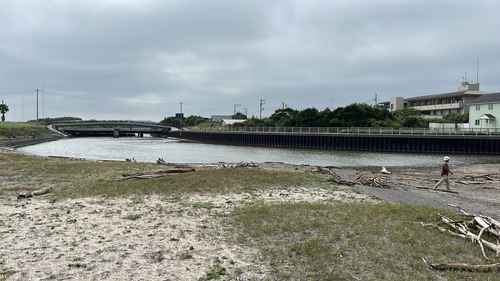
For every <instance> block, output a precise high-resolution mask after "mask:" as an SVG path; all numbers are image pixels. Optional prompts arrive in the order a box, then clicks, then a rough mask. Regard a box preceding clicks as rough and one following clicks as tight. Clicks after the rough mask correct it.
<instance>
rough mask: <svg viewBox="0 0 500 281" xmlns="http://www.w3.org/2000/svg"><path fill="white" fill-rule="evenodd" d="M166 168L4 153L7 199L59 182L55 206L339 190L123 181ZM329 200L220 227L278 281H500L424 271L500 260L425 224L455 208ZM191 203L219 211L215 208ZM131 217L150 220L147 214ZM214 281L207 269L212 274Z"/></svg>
mask: <svg viewBox="0 0 500 281" xmlns="http://www.w3.org/2000/svg"><path fill="white" fill-rule="evenodd" d="M160 169H167V168H166V167H165V166H159V165H157V164H152V163H131V162H91V161H69V160H66V159H56V158H40V157H32V156H27V155H23V154H17V153H0V182H2V184H1V185H0V196H12V195H15V194H16V193H17V192H20V191H26V190H36V189H40V188H43V187H47V186H50V187H52V190H51V194H49V195H45V196H44V197H43V198H46V200H50V201H55V200H64V199H65V198H81V197H92V196H100V197H130V198H133V204H140V203H141V202H143V200H144V196H145V195H151V194H158V195H160V196H162V197H163V198H164V201H165V202H182V201H183V198H188V197H189V196H190V195H197V194H208V195H214V196H217V195H223V194H228V193H245V194H249V195H250V196H249V198H251V197H252V194H257V193H262V194H269V193H272V192H273V191H275V190H276V189H274V188H281V189H287V188H289V187H294V186H301V187H307V186H314V187H320V188H327V189H335V190H336V189H338V187H337V186H333V185H331V183H329V182H327V181H326V178H325V177H323V176H319V175H311V174H307V173H302V172H288V171H278V170H263V169H208V168H206V169H197V171H196V172H190V173H184V174H177V175H175V176H168V177H162V178H154V179H141V180H139V179H133V180H123V181H119V180H115V179H118V178H121V177H122V175H123V174H131V173H137V172H147V171H150V172H154V171H158V170H160ZM271 189H273V190H271ZM345 189H350V187H345ZM353 191H354V190H353ZM327 199H328V198H325V202H324V203H290V202H288V203H280V204H277V203H276V204H266V203H264V202H262V201H259V200H255V201H253V202H252V204H245V205H242V206H240V207H235V210H234V211H232V213H231V214H230V215H221V216H217V215H214V216H213V218H214V219H216V220H220V223H219V224H218V227H220V228H221V230H224V232H225V233H227V236H221V239H226V240H227V241H229V242H230V243H234V244H238V245H240V246H242V247H252V248H256V249H258V250H259V253H260V254H259V255H257V256H256V257H255V258H256V259H257V262H259V263H260V262H264V263H265V264H266V265H268V266H270V267H271V268H272V278H273V279H275V280H500V274H498V272H494V273H473V272H463V271H434V270H430V269H428V268H427V267H426V266H425V265H424V263H423V261H422V258H425V259H426V260H427V261H428V262H429V263H470V264H484V263H497V262H500V260H499V259H498V258H496V257H494V256H493V255H492V254H491V252H490V253H489V256H490V258H491V259H492V260H491V261H486V260H484V258H483V257H482V254H481V250H480V248H479V246H478V245H477V244H473V243H471V242H470V241H467V240H464V239H460V238H456V237H452V236H449V235H446V234H441V233H440V232H439V231H438V230H436V229H434V228H431V227H423V226H422V225H421V224H420V222H424V223H438V222H439V217H438V216H437V213H442V214H445V215H448V216H450V217H452V218H455V219H458V218H460V217H459V216H457V215H455V214H453V213H450V212H449V211H446V210H440V209H435V208H429V207H425V206H408V205H401V204H395V203H377V204H375V203H345V202H339V201H331V200H327ZM249 200H251V199H249ZM190 206H191V207H192V208H196V209H206V210H207V211H210V212H214V214H216V213H217V211H216V210H217V209H216V206H215V205H213V204H211V203H206V202H198V203H192V204H190ZM160 207H161V206H160ZM123 218H124V219H130V220H135V219H141V214H139V213H135V214H130V215H128V216H124V217H123ZM68 223H71V222H68ZM101 239H104V238H101ZM175 239H179V238H175ZM161 258H162V257H161V256H160V255H159V256H158V257H155V259H157V260H159V259H161ZM83 265H84V264H71V265H69V266H70V267H83ZM0 269H1V268H0ZM213 269H214V270H211V272H212V271H213V272H218V271H219V269H220V268H219V267H216V265H215V264H214V268H213ZM5 270H6V269H5ZM209 273H210V272H209ZM227 274H228V275H229V276H231V274H234V272H229V271H228V272H227ZM241 274H243V273H241ZM5 276H8V273H6V271H5V272H3V273H2V272H1V271H0V280H1V278H3V277H5ZM211 277H212V275H211V274H208V273H207V276H205V277H204V278H211Z"/></svg>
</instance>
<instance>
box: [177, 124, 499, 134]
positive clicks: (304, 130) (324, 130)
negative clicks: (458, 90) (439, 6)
mask: <svg viewBox="0 0 500 281" xmlns="http://www.w3.org/2000/svg"><path fill="white" fill-rule="evenodd" d="M184 129H186V130H190V131H203V132H251V133H252V132H253V133H296V134H369V135H450V136H451V135H460V136H464V135H465V136H487V135H497V136H500V128H465V129H456V128H439V129H435V128H432V129H430V128H400V127H399V128H391V127H239V126H238V127H235V126H223V127H221V126H218V127H217V126H214V127H204V126H192V127H184Z"/></svg>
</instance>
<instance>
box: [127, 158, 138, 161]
mask: <svg viewBox="0 0 500 281" xmlns="http://www.w3.org/2000/svg"><path fill="white" fill-rule="evenodd" d="M125 161H127V162H137V161H135V159H134V158H131V159H128V158H125Z"/></svg>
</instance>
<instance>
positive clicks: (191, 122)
mask: <svg viewBox="0 0 500 281" xmlns="http://www.w3.org/2000/svg"><path fill="white" fill-rule="evenodd" d="M202 123H205V119H203V117H201V116H196V115H191V116H189V117H188V118H186V120H184V125H186V126H198V125H199V124H202Z"/></svg>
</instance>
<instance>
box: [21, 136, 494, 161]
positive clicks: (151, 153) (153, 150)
mask: <svg viewBox="0 0 500 281" xmlns="http://www.w3.org/2000/svg"><path fill="white" fill-rule="evenodd" d="M17 150H19V151H21V152H23V153H27V154H32V155H39V156H63V157H75V158H86V159H92V160H118V161H124V160H125V159H126V158H129V159H131V158H134V159H135V160H136V161H138V162H150V163H154V162H156V160H157V159H158V158H163V159H164V160H165V161H166V162H170V163H217V162H228V163H239V162H241V161H243V162H254V163H263V162H284V163H289V164H298V165H300V164H306V165H319V166H337V167H360V166H388V167H390V166H426V167H431V166H439V165H440V164H441V162H442V158H443V156H444V155H440V154H422V153H387V152H364V151H339V150H316V149H307V150H306V149H290V148H263V147H246V146H229V145H213V144H203V143H196V142H190V141H183V140H178V139H157V138H150V137H144V138H72V139H64V140H58V141H53V142H48V143H42V144H37V145H32V146H27V147H22V148H18V149H17ZM447 156H450V157H451V160H450V163H451V165H468V164H488V163H491V164H499V163H500V157H498V156H493V155H447Z"/></svg>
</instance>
